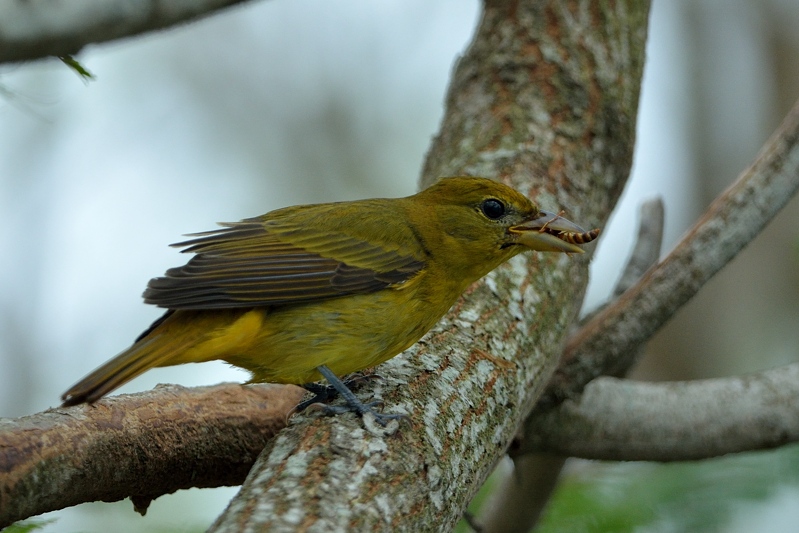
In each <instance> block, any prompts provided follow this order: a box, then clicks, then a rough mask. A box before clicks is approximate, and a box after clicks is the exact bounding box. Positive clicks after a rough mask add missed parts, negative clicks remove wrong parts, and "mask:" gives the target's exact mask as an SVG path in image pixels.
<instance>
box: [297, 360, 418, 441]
mask: <svg viewBox="0 0 799 533" xmlns="http://www.w3.org/2000/svg"><path fill="white" fill-rule="evenodd" d="M316 369H317V370H318V371H319V373H320V374H322V376H324V378H325V379H326V380H327V381H328V383H330V385H331V386H330V387H325V386H323V385H318V384H310V385H303V386H304V387H305V389H307V390H309V391H311V392H312V393H314V394H315V395H316V396H314V397H313V398H311V399H310V400H306V401H304V402H302V403H301V404H299V405H298V406H297V407H295V408H294V409H293V412H299V411H302V410H303V409H305V408H307V407H309V406H311V405H318V406H319V409H321V410H323V411H324V412H325V413H326V414H331V415H335V414H340V413H346V412H348V411H354V412H356V413H358V414H359V415H361V416H363V415H364V414H366V413H372V415H373V416H374V417H375V421H376V422H377V423H378V424H380V425H381V426H384V427H385V425H386V424H387V423H388V422H389V421H390V420H399V419H403V418H407V416H406V415H401V414H383V413H378V412H376V411H375V410H374V408H375V407H377V406H379V405H382V402H379V401H375V402H369V403H363V402H361V401H360V400H359V399H358V398H357V397H356V396H355V395H354V394H353V393H352V391H351V390H350V389H349V388H348V387H347V385H348V384H353V385H357V384H359V382H362V381H364V380H367V379H372V376H357V377H355V378H354V379H351V380H347V382H346V383H345V382H342V381H341V380H340V379H339V378H338V376H336V375H335V374H334V373H333V371H332V370H330V369H329V368H327V367H326V366H325V365H320V366H318V367H316ZM331 393H332V394H331ZM339 394H340V395H341V397H342V398H344V401H345V402H347V405H346V406H333V405H322V404H321V403H320V402H324V401H327V400H330V399H331V398H333V397H335V396H336V395H339Z"/></svg>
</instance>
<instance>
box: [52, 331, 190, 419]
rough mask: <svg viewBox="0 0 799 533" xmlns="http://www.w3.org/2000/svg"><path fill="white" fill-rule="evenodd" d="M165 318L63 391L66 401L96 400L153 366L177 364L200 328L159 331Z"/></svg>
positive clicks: (72, 403) (65, 402) (68, 402)
mask: <svg viewBox="0 0 799 533" xmlns="http://www.w3.org/2000/svg"><path fill="white" fill-rule="evenodd" d="M164 318H166V317H164ZM162 320H163V319H161V320H159V321H157V322H156V324H154V325H153V326H154V327H151V328H150V329H149V330H147V331H145V332H144V333H143V334H142V336H141V337H139V338H138V339H137V340H136V342H134V343H133V346H131V347H130V348H128V349H127V350H125V351H123V352H122V353H120V354H119V355H117V356H116V357H114V358H113V359H111V360H110V361H108V362H107V363H105V364H103V365H102V366H100V367H99V368H97V369H96V370H94V372H92V373H91V374H89V375H88V376H86V377H84V378H83V379H82V380H80V381H79V382H77V383H76V384H75V385H73V386H72V387H70V389H69V390H68V391H66V392H65V393H64V394H63V395H61V399H62V400H63V404H62V405H63V406H64V407H66V406H69V405H77V404H80V403H84V402H85V403H93V402H96V401H97V400H99V399H100V398H102V397H103V396H105V395H106V394H108V393H109V392H111V391H112V390H114V389H116V388H117V387H121V386H122V385H124V384H125V383H127V382H128V381H130V380H132V379H133V378H135V377H136V376H138V375H139V374H142V373H143V372H145V371H147V370H149V369H150V368H154V367H157V366H168V365H170V364H174V362H173V360H174V359H175V358H176V355H178V354H180V353H181V352H183V351H185V350H186V349H188V348H190V347H191V346H193V345H195V344H196V342H197V332H196V331H192V330H191V329H190V328H189V329H187V330H185V331H183V332H182V333H183V334H180V333H177V334H176V332H175V331H174V330H173V331H170V332H162V331H158V329H157V328H156V327H155V326H157V325H158V324H159V323H160V322H161V321H162Z"/></svg>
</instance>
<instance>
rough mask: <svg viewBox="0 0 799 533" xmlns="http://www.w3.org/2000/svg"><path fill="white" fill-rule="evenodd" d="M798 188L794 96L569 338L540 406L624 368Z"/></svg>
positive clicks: (798, 122)
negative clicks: (653, 263) (693, 214)
mask: <svg viewBox="0 0 799 533" xmlns="http://www.w3.org/2000/svg"><path fill="white" fill-rule="evenodd" d="M797 189H799V102H797V104H796V105H794V107H793V109H791V111H790V112H789V113H788V115H787V117H786V118H785V120H784V121H783V123H782V124H781V125H780V127H779V128H778V129H777V131H776V132H775V133H774V134H773V135H772V136H771V138H770V139H769V140H768V141H767V142H766V144H765V145H764V146H763V149H762V150H761V151H760V154H759V155H758V157H757V159H756V160H755V162H754V164H753V165H752V166H751V167H749V168H748V169H747V170H745V171H744V172H743V173H742V174H741V176H740V177H739V178H738V180H737V181H736V182H735V183H734V184H733V185H731V186H730V187H729V188H728V189H727V190H726V191H725V192H724V193H723V194H721V195H720V196H719V197H718V198H716V200H715V201H714V202H713V203H712V204H711V205H710V207H709V208H708V210H707V211H706V212H705V213H704V215H702V217H701V218H700V219H699V220H698V221H697V223H696V224H695V225H694V226H693V227H692V228H691V229H690V230H689V231H688V233H687V234H686V235H685V236H684V237H683V239H682V240H681V241H680V243H679V244H678V245H677V247H676V248H675V249H674V250H673V251H672V252H671V253H670V254H669V255H668V257H666V259H664V260H663V261H662V262H661V263H660V264H659V265H658V266H657V267H655V268H654V269H652V270H651V271H650V272H648V273H647V274H646V275H645V276H644V277H643V278H642V279H641V280H640V281H639V282H638V283H637V284H636V285H635V286H634V287H632V288H631V289H630V290H628V291H627V292H626V293H624V294H623V295H622V296H621V297H620V298H619V299H618V300H616V301H615V302H614V303H613V304H612V305H610V306H608V307H607V308H605V309H603V310H602V311H601V312H600V313H599V314H598V315H596V316H595V317H594V318H593V319H592V320H591V321H590V322H589V323H588V324H586V325H585V326H584V327H583V328H581V329H580V330H579V331H578V332H577V334H575V335H574V336H573V337H571V338H570V339H569V341H568V343H567V345H566V348H565V350H564V357H563V363H562V364H561V366H560V367H559V368H558V370H557V372H556V374H555V376H554V377H553V379H552V381H551V382H550V384H549V386H548V387H547V392H546V394H545V396H544V397H543V398H542V402H541V403H539V405H538V406H537V407H536V409H537V410H538V411H539V412H540V411H543V410H544V409H546V408H548V407H549V406H551V405H553V404H554V403H557V402H558V401H559V400H562V399H564V398H566V397H569V396H571V395H573V394H575V393H577V392H579V391H580V390H581V389H582V388H583V387H584V386H585V385H586V384H587V383H588V382H589V381H590V380H592V379H593V378H595V377H596V376H599V375H603V374H605V375H606V374H611V375H613V374H617V373H619V372H624V371H626V369H628V368H629V367H630V366H631V365H632V363H633V362H634V360H635V354H636V353H637V350H638V348H639V347H640V346H641V345H642V344H643V343H644V342H646V340H647V339H649V337H651V336H652V335H653V334H654V333H655V332H656V331H657V330H658V329H659V328H660V326H662V325H663V324H664V323H665V322H666V321H668V320H669V319H670V318H671V317H672V316H673V315H674V313H675V312H676V311H677V310H678V309H679V308H680V307H682V306H683V305H684V304H685V303H687V302H688V300H690V299H691V298H692V297H693V296H694V295H695V294H696V293H697V292H698V291H699V289H700V288H701V287H702V286H703V285H704V284H705V283H706V282H707V281H708V280H709V279H710V278H711V277H712V276H713V275H714V274H715V273H716V272H718V271H719V270H721V268H722V267H724V265H726V264H727V263H728V262H729V261H730V260H731V259H732V258H733V257H735V255H736V254H737V253H738V252H739V251H740V250H741V249H743V248H744V247H745V246H746V245H747V244H748V243H749V242H750V241H751V240H752V239H754V238H755V236H757V234H758V233H759V232H760V231H761V230H762V229H763V228H764V227H765V225H766V224H768V222H769V221H770V220H771V219H772V218H773V217H774V215H776V214H777V212H779V210H780V209H782V207H783V206H784V205H785V204H786V203H787V202H788V200H790V199H791V197H792V196H793V195H794V194H795V193H796V191H797Z"/></svg>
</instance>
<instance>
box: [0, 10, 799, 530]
mask: <svg viewBox="0 0 799 533" xmlns="http://www.w3.org/2000/svg"><path fill="white" fill-rule="evenodd" d="M653 4H654V5H653V9H652V15H651V26H650V40H649V43H648V59H647V65H646V71H645V80H644V88H643V94H642V100H641V114H640V119H639V134H638V145H637V147H636V159H635V164H634V171H633V176H632V179H631V180H630V182H629V183H628V186H627V189H626V191H625V195H624V197H623V199H622V203H621V205H620V206H619V207H618V209H617V212H616V213H615V214H614V217H613V220H612V221H611V224H610V226H609V228H608V231H607V232H606V233H605V234H604V236H603V237H602V239H601V241H600V245H599V249H598V253H597V257H596V259H595V261H594V263H593V266H592V281H591V286H590V288H589V293H588V297H587V300H586V308H588V309H590V308H591V307H595V306H596V305H599V304H600V303H602V301H604V299H605V298H606V297H607V295H608V294H609V292H610V290H611V287H612V285H613V284H614V283H615V281H616V279H617V277H618V274H619V272H620V269H621V267H622V264H623V263H624V261H625V260H626V258H627V255H628V253H629V248H630V245H631V243H632V239H633V237H634V234H635V231H636V230H635V227H634V226H633V225H632V224H631V223H630V221H631V220H635V219H636V217H637V206H638V205H639V204H640V202H641V201H642V199H645V198H649V197H651V196H654V195H661V196H662V197H663V198H664V200H665V203H666V223H667V226H666V248H665V249H666V250H668V249H670V248H671V247H672V246H673V245H674V243H675V242H676V240H677V239H678V238H679V236H680V234H681V233H682V232H683V231H684V230H685V229H686V228H687V227H688V226H689V225H690V224H692V223H693V221H694V220H695V219H696V218H697V216H698V215H699V214H700V213H701V212H702V210H703V209H704V208H705V206H706V205H707V204H708V203H709V202H710V201H711V200H712V199H713V198H714V197H715V196H716V195H717V194H718V193H719V192H720V191H721V190H723V189H724V188H725V187H726V186H727V185H728V184H729V183H730V182H731V181H732V180H733V179H734V178H735V177H736V176H737V175H738V174H739V172H740V171H741V170H743V169H744V168H745V167H746V166H747V165H748V164H749V163H750V162H751V161H752V159H753V158H754V157H755V155H756V153H757V151H758V149H759V148H760V146H761V145H762V143H763V142H764V141H765V140H766V138H767V137H768V136H769V135H770V134H771V132H772V131H773V130H774V129H775V128H776V126H777V125H778V124H779V122H780V121H781V119H782V117H783V116H784V114H785V113H786V112H787V111H788V109H789V108H790V107H791V105H792V104H793V103H794V101H796V99H797V98H798V97H799V32H797V31H796V28H797V27H799V3H797V2H795V1H791V0H764V1H761V2H757V3H750V2H745V1H743V0H733V1H729V0H678V1H669V2H666V1H663V0H655V1H654V3H653ZM478 16H479V4H478V2H477V1H476V0H469V1H464V0H438V1H436V2H425V1H422V0H406V1H403V2H400V1H398V0H386V1H383V2H369V1H366V0H338V1H336V2H328V1H325V0H294V1H291V2H286V1H277V0H276V1H271V2H253V3H251V4H247V5H244V6H242V7H238V8H234V9H231V10H228V11H226V12H223V13H222V14H219V15H216V16H213V17H210V18H208V19H206V20H203V21H200V22H198V23H195V24H191V25H187V26H181V27H180V28H177V29H171V30H168V31H164V32H160V33H157V34H150V35H147V36H144V37H139V38H134V39H127V40H124V41H121V42H115V43H110V44H104V45H100V46H92V47H89V48H88V49H87V50H86V51H84V52H83V53H81V54H80V55H79V56H78V59H79V60H80V62H81V63H82V64H83V65H84V66H85V67H86V68H87V69H89V70H90V71H91V72H92V73H94V74H95V75H96V77H97V79H96V81H93V82H88V83H86V82H84V81H82V80H81V79H80V78H79V77H78V76H76V75H75V74H74V73H73V72H71V71H70V70H69V69H67V68H66V67H65V66H63V65H62V64H61V63H60V62H58V61H55V60H52V61H39V62H35V63H31V64H26V65H14V66H3V67H0V249H2V250H3V253H2V262H0V294H2V298H0V416H3V417H16V416H22V415H26V414H31V413H35V412H38V411H41V410H43V409H46V408H48V407H52V406H55V405H57V404H58V403H59V402H58V398H59V396H60V394H61V393H62V392H63V391H64V390H65V389H66V388H67V387H68V386H69V385H71V384H72V383H73V382H75V381H76V380H77V379H79V378H80V377H82V376H83V375H84V374H85V373H87V372H88V371H89V370H91V369H93V368H94V367H96V366H97V365H99V364H100V363H102V362H104V361H105V360H107V359H109V358H110V357H111V356H113V355H114V354H116V353H117V352H118V351H120V350H121V349H123V348H125V347H126V346H127V345H129V344H130V342H131V341H132V340H133V339H134V338H135V337H136V336H137V335H138V334H139V333H140V332H141V331H142V330H143V329H144V328H145V327H146V326H147V325H149V323H150V322H151V321H152V320H154V319H155V318H157V317H158V316H159V314H160V312H159V311H158V310H157V309H156V308H153V307H150V306H145V305H143V304H142V303H141V299H140V295H141V292H142V290H143V288H144V286H145V285H146V283H147V281H148V280H149V279H150V278H151V277H153V276H156V275H160V274H161V273H162V272H163V271H164V270H166V269H167V268H169V267H171V266H176V265H178V264H181V263H182V262H184V261H185V259H186V258H185V257H181V256H179V255H178V253H177V252H176V251H175V250H174V249H170V248H169V247H167V244H169V243H172V242H176V241H179V240H180V236H181V235H182V234H184V233H189V232H193V231H202V230H207V229H213V227H214V223H215V222H218V221H235V220H239V219H241V218H244V217H248V216H254V215H259V214H262V213H265V212H267V211H269V210H272V209H275V208H278V207H282V206H286V205H293V204H301V203H309V202H320V201H331V200H349V199H356V198H365V197H374V196H403V195H407V194H411V193H413V192H414V191H415V190H416V184H417V180H418V176H419V171H420V168H421V164H422V160H423V157H424V155H425V152H426V150H427V148H428V144H429V141H430V139H431V136H432V135H433V134H434V133H435V132H436V130H437V127H438V124H439V121H440V119H441V116H442V113H443V99H444V94H445V90H446V87H447V79H448V76H449V74H450V71H451V69H452V66H453V62H454V60H455V58H456V57H457V56H458V54H460V53H462V52H463V50H464V49H465V46H466V45H467V43H468V41H469V39H470V37H471V34H472V32H473V30H474V28H475V25H476V24H477V20H478ZM556 207H557V206H552V208H553V209H554V208H556ZM798 237H799V203H798V202H797V201H794V202H792V203H791V204H790V205H789V206H788V208H787V209H786V210H784V211H783V213H782V214H780V215H779V217H778V218H777V219H776V220H775V221H774V222H773V223H772V224H771V225H770V226H769V228H768V229H767V231H766V232H765V233H764V234H763V235H762V236H761V237H759V238H758V239H757V241H755V242H754V243H753V244H752V245H751V246H750V247H749V248H748V249H747V250H746V251H745V252H744V253H743V254H742V255H741V256H740V257H739V258H737V259H736V260H735V261H734V262H733V263H732V264H731V265H729V266H728V267H727V268H726V269H725V270H724V271H723V272H722V273H721V274H720V275H719V276H717V277H716V278H715V279H714V280H713V281H712V282H711V283H710V284H709V285H708V286H706V288H705V289H703V291H702V292H701V293H700V295H699V296H698V297H697V298H695V300H694V301H693V302H692V303H691V304H690V305H689V306H688V307H687V308H686V309H685V310H683V311H682V312H681V313H680V314H679V315H678V316H677V317H675V319H674V320H672V322H671V323H670V324H669V325H668V326H667V327H666V328H665V329H664V330H663V331H662V332H661V333H659V334H658V336H657V337H656V338H655V339H654V340H653V341H652V342H651V343H650V345H649V347H648V353H647V356H646V358H645V360H644V361H643V363H642V364H641V365H640V367H639V368H638V369H637V371H636V375H637V376H638V377H640V378H643V379H688V378H700V377H712V376H723V375H728V374H731V373H743V372H752V371H756V370H759V369H763V368H770V367H774V366H777V365H781V364H785V363H789V362H792V361H796V360H797V359H799V357H797V356H798V355H799V348H798V347H799V327H797V325H799V305H798V304H799V268H797V265H798V263H799V246H798V243H799V238H798ZM243 379H246V375H245V374H244V373H242V372H239V371H236V370H233V369H230V368H228V367H226V366H224V365H222V364H218V365H217V364H214V363H206V364H204V365H190V366H186V365H184V366H181V367H179V368H172V369H159V370H153V371H150V372H148V373H147V374H145V375H144V376H142V377H140V378H138V379H136V380H135V381H134V382H133V383H131V384H129V385H128V386H125V387H123V388H122V389H121V392H132V391H138V390H144V389H148V388H151V387H153V386H154V385H155V384H157V383H162V382H169V383H180V384H182V385H186V386H190V385H199V384H208V383H216V382H220V381H231V380H238V381H241V380H243ZM574 463H575V464H573V465H572V466H571V468H570V471H569V472H570V473H569V475H568V476H567V477H566V480H565V482H564V484H563V486H562V488H561V489H560V491H559V493H558V495H557V498H556V499H555V500H554V502H553V505H552V508H551V511H550V513H549V515H548V516H547V518H546V520H545V523H544V524H543V526H542V528H543V530H546V531H641V532H644V531H646V532H671V531H688V530H690V531H730V532H739V531H740V532H745V531H754V530H760V531H772V532H774V531H785V532H787V531H795V530H796V529H795V528H796V524H799V505H797V500H799V450H797V447H796V446H790V447H786V448H783V449H781V450H778V451H776V452H761V453H756V454H745V455H741V456H736V457H730V458H722V459H717V460H713V461H706V462H702V463H697V464H678V465H665V466H661V465H651V464H627V465H613V464H600V463H589V462H582V461H581V462H577V461H575V462H574ZM235 491H236V489H235V488H229V489H215V490H190V491H181V492H179V493H177V494H174V495H170V496H165V497H162V498H159V499H158V500H156V501H155V502H154V503H153V505H152V506H151V507H150V509H149V510H148V514H147V516H146V517H144V518H141V517H139V516H138V515H136V514H134V513H133V510H132V506H131V504H130V502H128V501H125V502H119V503H117V504H87V505H82V506H79V507H76V508H73V509H68V510H65V511H61V512H58V513H51V514H50V515H47V516H45V517H43V518H45V519H53V520H55V521H54V522H52V523H50V524H48V525H45V526H44V528H43V529H42V531H47V532H51V531H52V532H55V531H87V532H88V531H98V532H99V531H109V530H114V531H131V532H137V531H202V530H204V529H205V528H206V527H207V526H208V525H209V524H210V523H211V521H212V520H213V519H214V518H215V517H216V516H217V515H218V514H219V513H220V512H221V511H222V509H223V508H224V506H225V504H226V502H227V501H228V500H229V499H230V498H231V497H232V496H233V494H234V493H235Z"/></svg>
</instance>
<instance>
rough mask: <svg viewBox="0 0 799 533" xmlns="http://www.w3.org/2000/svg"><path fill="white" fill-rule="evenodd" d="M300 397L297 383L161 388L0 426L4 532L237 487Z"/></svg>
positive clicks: (1, 522) (0, 510)
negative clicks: (123, 503) (33, 519)
mask: <svg viewBox="0 0 799 533" xmlns="http://www.w3.org/2000/svg"><path fill="white" fill-rule="evenodd" d="M304 394H305V391H304V390H303V389H301V388H299V387H295V386H293V385H253V386H242V385H233V384H224V385H215V386H213V387H197V388H192V389H187V388H185V387H178V386H174V385H173V386H168V387H164V386H162V387H157V388H156V389H154V390H152V391H148V392H146V393H142V394H131V395H121V396H115V397H113V398H106V399H103V400H100V401H99V402H97V403H96V404H94V405H81V406H76V407H70V408H57V409H51V410H49V411H46V412H44V413H38V414H35V415H31V416H26V417H22V418H18V419H0V528H2V527H4V526H7V525H8V524H10V523H12V522H14V521H16V520H21V519H23V518H27V517H29V516H33V515H37V514H41V513H45V512H48V511H53V510H56V509H62V508H64V507H69V506H71V505H77V504H79V503H84V502H91V501H106V502H112V501H117V500H121V499H124V498H127V497H130V499H131V500H132V501H133V503H134V505H135V506H136V508H137V509H138V510H139V511H140V512H144V511H145V510H146V508H147V505H148V504H149V503H150V501H151V500H152V499H154V498H156V497H158V496H161V495H163V494H169V493H171V492H174V491H176V490H178V489H184V488H190V487H219V486H224V485H238V484H240V483H241V482H242V480H243V479H244V476H245V475H246V474H247V472H248V471H249V469H250V467H251V466H252V464H253V462H254V461H255V459H256V457H257V456H258V454H259V453H260V451H261V450H262V449H263V447H264V443H265V442H266V441H267V440H269V439H270V438H272V436H273V435H275V434H276V433H277V432H278V431H280V429H282V428H283V427H284V426H285V425H286V416H287V414H288V412H289V410H290V409H291V408H293V407H294V406H295V405H296V404H297V402H298V401H299V400H300V399H301V398H302V397H303V395H304Z"/></svg>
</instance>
